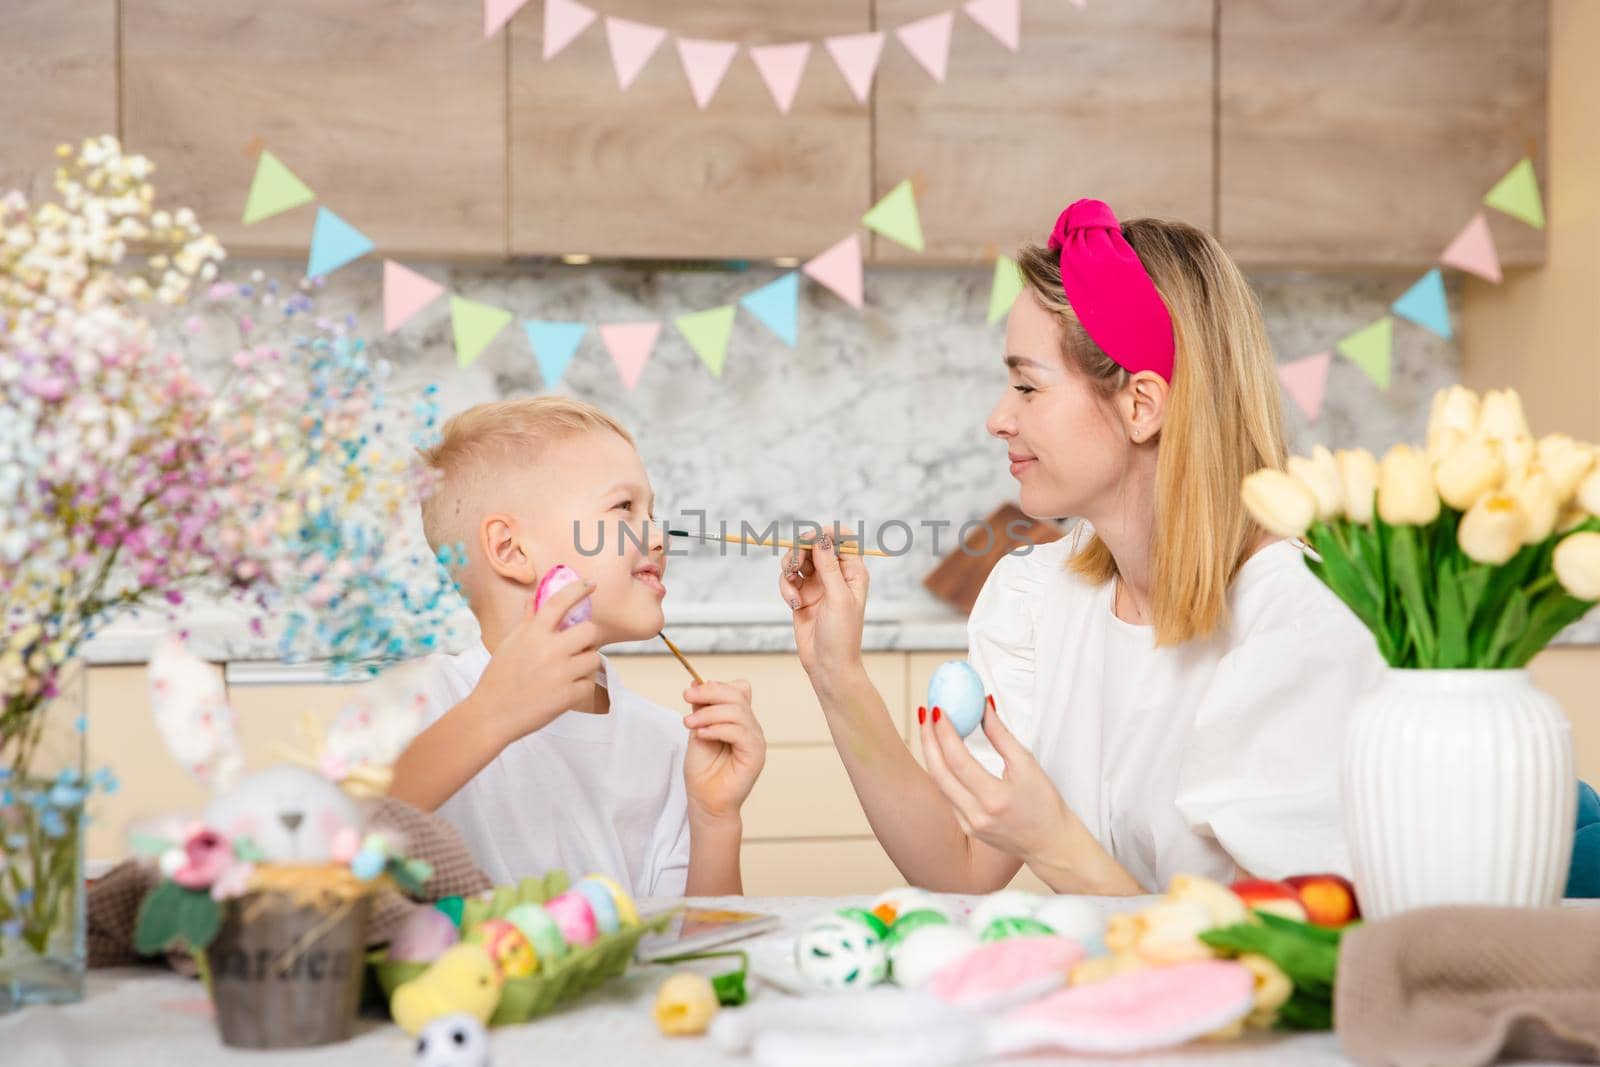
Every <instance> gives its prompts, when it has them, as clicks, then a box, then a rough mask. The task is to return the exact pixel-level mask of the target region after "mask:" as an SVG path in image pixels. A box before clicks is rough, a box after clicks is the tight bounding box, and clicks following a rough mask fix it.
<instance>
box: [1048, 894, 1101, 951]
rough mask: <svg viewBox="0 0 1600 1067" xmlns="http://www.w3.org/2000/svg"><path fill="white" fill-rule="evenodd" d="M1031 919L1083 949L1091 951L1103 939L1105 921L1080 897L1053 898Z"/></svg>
mask: <svg viewBox="0 0 1600 1067" xmlns="http://www.w3.org/2000/svg"><path fill="white" fill-rule="evenodd" d="M1033 917H1034V918H1035V919H1038V920H1039V921H1040V922H1042V923H1044V924H1045V925H1046V926H1048V927H1049V928H1050V929H1052V930H1054V931H1055V932H1056V933H1058V934H1060V935H1061V936H1062V937H1070V938H1072V939H1073V940H1074V941H1076V942H1078V944H1080V945H1082V946H1083V947H1084V948H1085V949H1092V948H1093V946H1095V945H1099V944H1101V943H1102V941H1103V940H1104V938H1105V932H1106V921H1105V919H1104V918H1102V917H1101V915H1100V912H1099V911H1097V910H1096V909H1095V906H1094V905H1093V904H1090V903H1089V902H1088V901H1087V900H1084V899H1083V898H1082V897H1054V898H1052V899H1050V900H1047V901H1045V902H1044V903H1043V904H1042V905H1040V907H1039V910H1038V911H1036V912H1034V914H1033Z"/></svg>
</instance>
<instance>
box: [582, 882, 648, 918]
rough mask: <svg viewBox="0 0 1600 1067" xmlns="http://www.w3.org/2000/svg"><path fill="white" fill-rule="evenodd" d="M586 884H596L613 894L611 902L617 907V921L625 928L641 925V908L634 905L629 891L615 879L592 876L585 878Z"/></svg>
mask: <svg viewBox="0 0 1600 1067" xmlns="http://www.w3.org/2000/svg"><path fill="white" fill-rule="evenodd" d="M584 881H585V882H594V883H595V884H597V885H602V886H604V887H605V888H606V890H607V891H609V892H610V894H611V902H612V903H613V904H615V905H616V906H617V921H618V922H620V923H621V924H622V925H623V926H638V925H639V908H638V906H637V905H635V904H634V902H633V898H632V897H630V896H629V895H628V891H627V890H626V889H623V888H622V887H621V886H620V885H618V884H617V883H616V881H615V880H614V879H611V878H607V877H606V876H605V875H603V874H591V875H589V876H587V877H586V878H584Z"/></svg>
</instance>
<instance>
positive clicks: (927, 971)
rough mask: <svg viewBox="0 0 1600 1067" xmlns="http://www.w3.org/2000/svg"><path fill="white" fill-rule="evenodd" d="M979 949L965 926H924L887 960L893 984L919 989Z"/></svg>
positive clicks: (911, 934) (972, 935)
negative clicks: (946, 968) (949, 966)
mask: <svg viewBox="0 0 1600 1067" xmlns="http://www.w3.org/2000/svg"><path fill="white" fill-rule="evenodd" d="M977 947H978V936H977V935H976V934H974V933H973V932H972V931H971V930H968V929H967V928H966V927H965V926H953V925H952V926H923V927H919V928H917V929H916V930H913V931H911V933H909V934H908V935H906V939H905V940H904V941H902V942H900V943H899V944H898V945H896V946H895V947H894V951H893V952H892V953H891V954H890V957H889V966H890V971H891V973H892V974H893V976H894V984H895V985H897V986H899V987H901V988H902V989H919V988H921V987H922V986H924V985H926V984H927V982H928V980H929V979H930V978H932V977H933V976H934V975H935V974H938V973H939V971H941V970H943V969H944V968H945V967H946V966H948V965H949V964H952V963H954V962H955V961H956V960H959V959H961V958H962V957H964V956H965V955H966V954H967V953H969V952H971V951H972V950H973V949H975V948H977Z"/></svg>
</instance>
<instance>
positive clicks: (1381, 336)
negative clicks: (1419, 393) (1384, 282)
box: [1334, 315, 1394, 389]
mask: <svg viewBox="0 0 1600 1067" xmlns="http://www.w3.org/2000/svg"><path fill="white" fill-rule="evenodd" d="M1393 342H1394V319H1392V318H1390V317H1389V316H1387V315H1385V316H1384V317H1383V318H1381V319H1379V320H1378V321H1377V322H1374V323H1372V324H1371V325H1369V326H1363V327H1361V329H1359V330H1357V331H1356V332H1355V333H1352V334H1350V335H1349V336H1348V337H1346V338H1344V339H1343V340H1342V341H1340V342H1339V343H1338V344H1337V345H1334V347H1335V348H1336V349H1338V350H1339V354H1340V355H1342V356H1343V357H1344V358H1345V359H1348V360H1349V361H1350V362H1351V363H1354V364H1355V365H1356V366H1358V367H1360V368H1361V370H1362V371H1363V372H1364V373H1365V374H1366V376H1367V377H1368V378H1371V379H1372V380H1373V382H1375V383H1376V384H1377V386H1378V388H1379V389H1387V388H1389V352H1390V347H1391V345H1392V344H1393Z"/></svg>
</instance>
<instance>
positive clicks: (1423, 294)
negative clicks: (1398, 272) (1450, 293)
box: [1392, 267, 1452, 341]
mask: <svg viewBox="0 0 1600 1067" xmlns="http://www.w3.org/2000/svg"><path fill="white" fill-rule="evenodd" d="M1392 310H1393V311H1394V313H1395V314H1396V315H1400V316H1402V317H1404V318H1408V319H1410V320H1411V321H1412V322H1414V323H1416V324H1417V325H1418V326H1424V327H1426V328H1428V329H1430V330H1432V331H1433V332H1434V333H1436V334H1438V335H1439V336H1440V337H1443V338H1444V339H1445V340H1446V341H1448V340H1449V339H1450V338H1451V336H1452V334H1451V331H1450V303H1449V301H1448V300H1446V299H1445V295H1444V275H1442V274H1440V273H1439V268H1438V267H1435V268H1433V269H1432V270H1430V271H1429V272H1428V273H1426V274H1424V275H1423V276H1422V277H1421V278H1419V279H1417V283H1416V284H1415V285H1413V286H1412V287H1411V288H1409V289H1407V290H1406V291H1405V295H1403V296H1401V297H1400V299H1399V300H1396V301H1395V302H1394V304H1393V305H1392Z"/></svg>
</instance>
